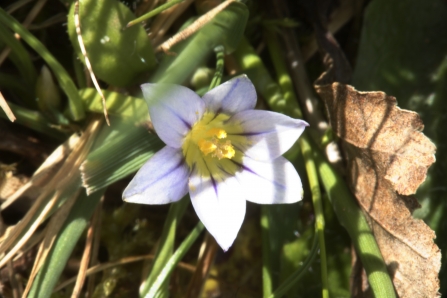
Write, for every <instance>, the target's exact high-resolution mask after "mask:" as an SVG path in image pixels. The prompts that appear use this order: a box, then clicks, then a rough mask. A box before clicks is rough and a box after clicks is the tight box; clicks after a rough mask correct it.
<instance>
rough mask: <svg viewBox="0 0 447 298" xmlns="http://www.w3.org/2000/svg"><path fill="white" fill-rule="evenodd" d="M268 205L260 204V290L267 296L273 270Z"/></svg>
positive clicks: (271, 286) (270, 292)
mask: <svg viewBox="0 0 447 298" xmlns="http://www.w3.org/2000/svg"><path fill="white" fill-rule="evenodd" d="M267 208H268V207H267V206H261V229H262V292H263V295H264V297H269V296H270V295H271V294H272V290H273V276H272V275H273V272H272V265H271V259H270V241H269V239H270V231H269V228H270V223H269V216H268V209H267Z"/></svg>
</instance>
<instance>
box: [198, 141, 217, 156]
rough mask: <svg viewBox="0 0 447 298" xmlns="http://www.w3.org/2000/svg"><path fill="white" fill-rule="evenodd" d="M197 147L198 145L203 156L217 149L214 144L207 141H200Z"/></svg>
mask: <svg viewBox="0 0 447 298" xmlns="http://www.w3.org/2000/svg"><path fill="white" fill-rule="evenodd" d="M197 145H199V148H200V151H202V152H203V153H204V154H205V155H208V154H209V153H211V152H214V151H215V150H216V148H217V146H216V144H215V143H214V142H211V141H207V140H204V139H201V140H200V141H199V142H198V143H197Z"/></svg>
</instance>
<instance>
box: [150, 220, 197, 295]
mask: <svg viewBox="0 0 447 298" xmlns="http://www.w3.org/2000/svg"><path fill="white" fill-rule="evenodd" d="M204 228H205V227H204V226H203V224H202V222H199V223H198V224H197V225H196V227H195V228H194V229H193V230H192V231H191V232H190V233H189V235H188V236H187V237H186V238H185V240H183V242H182V244H180V246H179V248H178V249H177V250H176V251H175V253H174V254H173V255H172V256H171V257H170V258H169V260H168V262H167V263H166V265H165V266H164V268H163V270H162V271H161V272H160V274H159V275H158V277H157V279H156V280H155V282H154V284H153V285H152V287H151V288H150V291H149V292H148V293H147V295H145V296H144V297H145V298H153V297H156V295H157V292H158V291H159V290H160V288H161V286H162V285H163V284H164V283H165V282H166V281H167V279H168V277H169V276H170V275H171V273H172V271H173V270H174V268H175V267H176V266H177V264H178V263H179V262H180V260H181V259H182V258H183V256H184V255H185V254H186V253H187V252H188V250H189V248H190V247H191V245H192V244H193V243H194V242H195V241H196V239H197V237H199V235H200V233H202V231H203V229H204Z"/></svg>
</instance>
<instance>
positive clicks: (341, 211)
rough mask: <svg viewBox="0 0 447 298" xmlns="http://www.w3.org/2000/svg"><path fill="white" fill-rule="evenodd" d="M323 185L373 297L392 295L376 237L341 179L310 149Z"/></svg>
mask: <svg viewBox="0 0 447 298" xmlns="http://www.w3.org/2000/svg"><path fill="white" fill-rule="evenodd" d="M313 152H314V159H315V161H316V163H317V168H318V172H319V174H320V177H321V180H322V182H323V186H324V188H325V189H326V192H327V193H328V195H329V199H330V201H331V203H332V206H333V208H334V210H335V213H336V214H337V217H338V220H339V221H340V224H341V225H342V226H344V227H345V228H346V230H347V231H348V233H349V235H350V236H351V239H352V242H353V244H354V246H355V248H356V250H357V253H358V254H359V257H360V259H361V260H362V264H363V266H364V268H365V270H366V274H367V275H368V281H369V284H370V286H371V289H372V292H373V293H374V297H377V298H382V297H383V298H385V297H386V298H393V297H396V295H395V292H394V286H393V283H392V281H391V278H390V276H389V274H388V271H387V268H386V264H385V262H384V260H383V258H382V254H381V253H380V250H379V247H378V245H377V242H376V239H375V238H374V235H373V234H372V232H371V229H370V228H369V225H368V222H367V221H366V218H365V216H364V215H363V213H362V210H361V209H360V207H359V206H358V205H357V204H356V201H355V198H354V196H353V195H352V193H351V192H350V191H349V189H348V187H347V186H346V184H345V182H344V181H343V178H342V177H341V176H340V175H338V174H337V173H336V172H335V171H334V169H332V166H331V165H330V164H329V163H328V162H327V161H326V160H325V159H324V157H323V156H322V154H321V153H320V152H319V150H313Z"/></svg>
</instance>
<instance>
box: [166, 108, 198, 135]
mask: <svg viewBox="0 0 447 298" xmlns="http://www.w3.org/2000/svg"><path fill="white" fill-rule="evenodd" d="M163 106H164V107H165V108H166V109H168V110H169V111H170V112H171V113H172V114H174V115H175V116H176V117H177V118H178V119H180V121H182V123H183V124H184V125H185V126H186V127H187V128H188V129H189V130H191V129H192V127H191V124H189V123H188V122H187V121H186V120H185V119H183V118H182V117H181V116H180V115H179V114H177V112H176V111H175V110H173V109H171V108H170V107H169V106H168V105H163Z"/></svg>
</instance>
